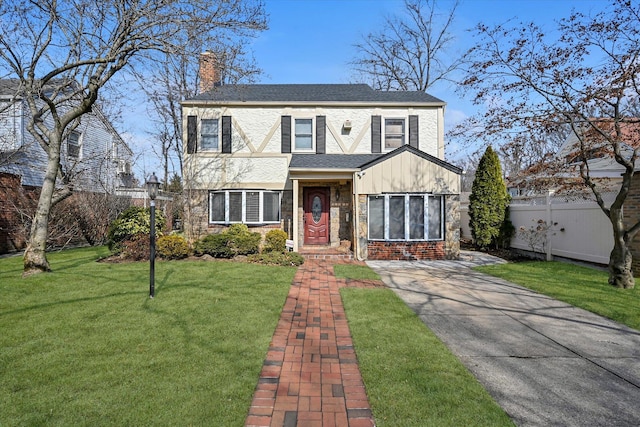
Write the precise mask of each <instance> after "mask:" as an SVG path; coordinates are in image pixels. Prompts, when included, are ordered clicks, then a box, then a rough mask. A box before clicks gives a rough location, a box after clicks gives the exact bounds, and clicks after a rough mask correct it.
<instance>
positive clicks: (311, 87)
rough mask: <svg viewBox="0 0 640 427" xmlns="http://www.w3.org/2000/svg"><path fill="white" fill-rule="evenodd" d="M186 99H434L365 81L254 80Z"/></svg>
mask: <svg viewBox="0 0 640 427" xmlns="http://www.w3.org/2000/svg"><path fill="white" fill-rule="evenodd" d="M187 101H214V102H222V103H225V102H239V101H240V102H256V103H261V102H310V103H313V102H319V103H323V102H336V103H343V102H362V103H375V104H385V103H389V104H398V103H430V104H433V103H436V104H444V102H443V101H442V100H440V99H438V98H435V97H433V96H431V95H429V94H427V93H424V92H420V91H395V92H394V91H379V90H373V89H372V88H371V87H370V86H369V85H366V84H256V85H224V86H217V87H215V88H214V89H213V90H211V91H209V92H206V93H203V94H200V95H197V96H196V97H194V98H191V99H188V100H187Z"/></svg>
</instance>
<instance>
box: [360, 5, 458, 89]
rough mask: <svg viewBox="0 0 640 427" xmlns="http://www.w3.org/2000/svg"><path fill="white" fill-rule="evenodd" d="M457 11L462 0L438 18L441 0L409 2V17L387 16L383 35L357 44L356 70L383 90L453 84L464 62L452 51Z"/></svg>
mask: <svg viewBox="0 0 640 427" xmlns="http://www.w3.org/2000/svg"><path fill="white" fill-rule="evenodd" d="M457 7H458V1H456V2H455V3H454V4H453V6H452V7H451V9H450V10H449V11H448V12H446V13H445V14H439V13H438V11H437V2H436V0H405V10H406V16H403V17H402V18H400V17H397V16H394V17H388V18H386V19H385V23H384V24H383V26H382V28H381V29H380V31H378V32H375V33H370V34H369V35H367V36H366V37H365V38H364V40H363V41H362V42H359V43H357V44H355V45H354V46H355V47H356V49H357V50H358V51H359V56H358V57H357V58H356V59H355V60H354V61H353V62H352V65H353V67H354V70H355V71H356V73H358V74H361V75H362V76H364V78H365V80H366V81H370V82H371V85H372V86H373V87H374V89H379V90H418V91H426V90H427V89H428V88H430V87H431V86H433V85H434V84H435V83H437V82H438V81H441V80H442V81H445V80H451V79H452V77H453V74H454V73H455V72H456V71H457V70H459V69H460V68H461V66H462V64H463V61H464V55H460V56H456V55H453V54H452V52H451V48H452V47H453V42H454V36H453V32H452V28H451V27H452V25H453V22H454V18H455V12H456V9H457Z"/></svg>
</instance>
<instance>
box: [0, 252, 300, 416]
mask: <svg viewBox="0 0 640 427" xmlns="http://www.w3.org/2000/svg"><path fill="white" fill-rule="evenodd" d="M105 255H107V251H106V249H105V248H87V249H79V250H69V251H63V252H60V253H52V254H50V256H49V258H50V261H51V264H52V267H53V269H54V272H52V273H50V274H41V275H37V276H32V277H29V278H26V279H23V278H21V272H22V258H20V257H12V258H3V259H0V331H2V332H1V333H0V408H1V409H0V425H7V426H9V425H45V424H46V425H60V426H69V425H74V426H81V425H86V426H89V425H90V426H98V425H215V426H234V425H235V426H241V425H243V423H244V419H245V417H246V415H247V411H248V409H249V406H250V404H251V400H252V396H253V392H254V390H255V386H256V384H257V381H258V378H259V374H260V370H261V368H262V363H263V360H264V357H265V355H266V352H267V348H268V346H269V342H270V339H271V337H272V335H273V331H274V330H275V326H276V324H277V321H278V319H279V317H280V311H281V309H282V306H283V304H284V301H285V298H286V296H287V293H288V290H289V286H290V284H291V281H292V280H293V276H294V274H295V271H296V269H295V268H291V267H267V266H261V265H254V264H246V263H235V262H226V261H220V262H218V261H209V262H204V261H173V262H157V263H156V298H155V299H153V300H150V299H149V297H148V292H149V265H148V263H144V262H143V263H129V264H108V263H98V262H95V260H96V259H97V258H98V257H100V256H105Z"/></svg>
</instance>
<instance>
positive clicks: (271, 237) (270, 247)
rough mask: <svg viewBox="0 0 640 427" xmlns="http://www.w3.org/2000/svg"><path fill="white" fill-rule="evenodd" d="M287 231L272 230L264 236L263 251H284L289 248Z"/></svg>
mask: <svg viewBox="0 0 640 427" xmlns="http://www.w3.org/2000/svg"><path fill="white" fill-rule="evenodd" d="M287 237H289V236H288V235H287V233H286V232H285V231H284V230H270V231H269V232H267V235H266V236H264V247H263V248H262V252H284V251H285V249H286V248H287Z"/></svg>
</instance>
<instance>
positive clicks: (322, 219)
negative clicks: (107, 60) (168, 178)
mask: <svg viewBox="0 0 640 427" xmlns="http://www.w3.org/2000/svg"><path fill="white" fill-rule="evenodd" d="M444 109H445V103H444V102H443V101H441V100H439V99H436V98H434V97H433V96H430V95H428V94H426V93H424V92H381V91H376V90H373V89H372V88H371V87H369V86H368V85H364V84H302V85H298V84H276V85H268V84H267V85H263V84H257V85H215V86H213V87H212V88H211V89H210V90H208V91H206V92H203V93H201V94H199V95H198V96H196V97H194V98H192V99H187V100H184V101H183V103H182V112H183V124H184V126H183V129H184V148H185V151H184V158H183V160H184V184H185V194H187V195H188V197H189V200H190V203H191V206H192V207H193V208H194V209H193V210H192V211H191V214H189V213H187V214H186V215H185V221H186V222H190V227H187V230H188V229H192V230H196V229H197V230H200V231H201V232H202V233H215V232H218V231H219V230H221V229H224V228H225V227H227V226H229V225H230V224H233V223H244V224H247V225H248V226H249V227H250V228H252V229H253V230H255V231H261V232H263V233H264V232H266V231H268V230H269V229H272V228H282V229H283V230H285V231H287V232H288V233H289V237H290V239H291V240H292V242H293V249H294V250H296V251H299V252H301V253H305V252H307V253H308V252H319V251H320V250H321V249H325V250H327V251H330V250H331V249H334V248H339V247H341V246H342V247H345V246H347V247H349V249H350V250H351V251H352V253H353V254H354V256H355V257H356V258H357V259H360V260H365V259H406V260H409V259H443V258H456V257H458V255H459V230H460V223H459V209H458V208H459V192H460V174H461V169H459V168H458V167H456V166H454V165H452V164H450V163H447V162H446V161H445V160H444ZM197 213H200V214H199V215H198V214H197ZM198 237H201V233H195V234H193V235H192V236H191V238H193V239H195V238H198Z"/></svg>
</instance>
